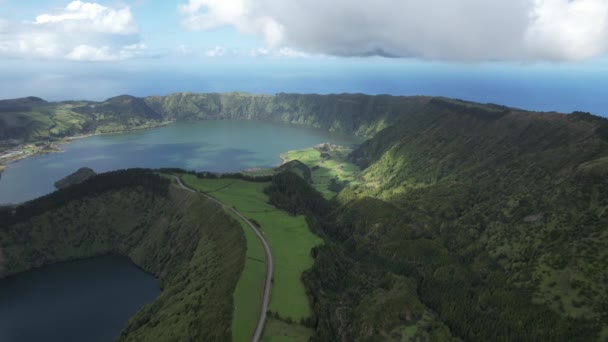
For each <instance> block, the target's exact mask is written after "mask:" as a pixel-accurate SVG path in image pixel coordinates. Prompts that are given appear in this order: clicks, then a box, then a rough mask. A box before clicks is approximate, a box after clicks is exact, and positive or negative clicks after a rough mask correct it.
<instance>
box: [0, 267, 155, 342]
mask: <svg viewBox="0 0 608 342" xmlns="http://www.w3.org/2000/svg"><path fill="white" fill-rule="evenodd" d="M159 293H160V289H159V286H158V282H157V281H156V279H154V278H153V277H152V276H150V275H148V274H146V273H144V272H143V271H141V270H139V269H138V268H137V267H135V265H133V264H132V263H131V261H129V260H128V259H127V258H124V257H119V256H107V257H100V258H94V259H88V260H81V261H75V262H67V263H60V264H56V265H51V266H46V267H42V268H40V269H35V270H32V271H29V272H26V273H23V274H20V275H17V276H14V277H10V278H8V279H4V280H1V281H0V341H2V342H30V341H31V342H38V341H45V342H71V341H74V342H76V341H78V342H80V341H89V342H97V341H99V342H107V341H113V340H114V338H115V337H117V336H118V334H119V333H120V331H121V330H122V328H123V326H124V324H125V322H126V321H127V320H128V319H129V317H130V316H132V315H133V314H134V313H135V312H136V311H137V310H138V309H139V308H140V307H141V306H142V305H144V304H146V303H149V302H151V301H152V300H154V298H156V296H158V294H159Z"/></svg>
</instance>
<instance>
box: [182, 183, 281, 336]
mask: <svg viewBox="0 0 608 342" xmlns="http://www.w3.org/2000/svg"><path fill="white" fill-rule="evenodd" d="M174 177H175V180H176V181H177V184H179V186H180V187H181V188H182V189H184V190H186V191H189V192H195V193H200V194H202V195H203V196H205V197H207V198H208V199H210V200H212V201H213V202H215V203H217V204H219V205H221V206H222V207H223V208H224V209H228V210H232V212H233V213H235V214H236V215H237V216H238V217H240V218H241V219H242V220H243V221H245V223H247V225H248V226H249V227H251V229H252V230H253V232H254V233H255V235H257V237H258V239H260V242H262V245H263V246H264V251H265V252H266V280H265V281H264V297H263V298H262V308H261V310H260V317H259V319H258V325H257V327H256V328H255V333H254V334H253V336H252V337H251V341H252V342H259V341H260V339H261V338H262V332H263V331H264V324H265V323H266V312H267V311H268V306H269V305H270V289H271V287H272V273H273V271H274V260H273V259H272V253H271V252H270V246H269V245H268V242H267V241H266V238H265V237H264V234H262V232H261V231H260V230H259V229H258V227H256V226H255V225H254V224H253V223H251V221H249V220H248V219H247V218H246V217H245V216H243V215H242V214H241V213H240V212H239V211H238V210H236V209H235V208H233V207H230V206H228V205H226V204H224V203H222V202H220V201H219V200H217V199H216V198H214V197H211V196H209V195H208V194H206V193H204V192H199V191H196V190H194V189H192V188H190V187H188V186H186V185H184V183H182V180H181V178H179V177H178V176H174Z"/></svg>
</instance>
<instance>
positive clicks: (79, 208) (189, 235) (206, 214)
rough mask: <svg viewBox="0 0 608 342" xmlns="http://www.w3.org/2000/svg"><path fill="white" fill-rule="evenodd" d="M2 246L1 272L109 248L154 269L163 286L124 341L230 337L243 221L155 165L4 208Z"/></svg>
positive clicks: (1, 213) (91, 254)
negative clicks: (177, 184) (173, 181)
mask: <svg viewBox="0 0 608 342" xmlns="http://www.w3.org/2000/svg"><path fill="white" fill-rule="evenodd" d="M0 249H1V250H2V251H3V252H4V256H5V269H4V272H3V274H2V275H0V276H10V275H13V274H16V273H19V272H25V271H27V270H30V269H32V268H34V267H38V266H43V265H46V264H51V263H56V262H62V261H69V260H75V259H82V258H89V257H95V256H101V255H106V254H111V253H114V254H121V255H126V256H128V257H129V258H130V259H131V260H133V262H134V263H135V264H137V265H138V266H139V267H141V268H142V269H144V270H146V271H147V272H150V273H151V274H154V275H155V276H157V277H158V278H159V280H160V284H161V288H162V292H161V294H160V295H159V297H158V298H156V300H154V301H153V302H152V303H150V304H148V305H145V306H144V307H142V308H141V309H140V310H139V311H138V312H137V313H136V314H135V315H134V316H133V317H131V319H130V320H129V321H128V322H127V323H126V325H125V327H124V329H123V331H122V333H121V335H120V336H118V340H119V341H151V340H154V341H173V340H194V341H210V340H224V341H225V340H229V339H231V329H230V327H231V323H232V314H233V300H232V298H233V297H232V295H233V293H234V289H235V286H236V283H237V280H238V277H239V275H240V274H241V270H242V269H243V265H244V262H245V238H244V237H243V234H242V232H241V228H240V227H239V225H238V223H237V221H235V220H233V219H232V218H231V217H229V216H228V215H227V214H226V213H225V212H224V211H223V210H222V209H221V208H220V207H219V206H218V205H217V204H215V203H213V202H211V201H209V200H207V199H205V198H204V197H203V196H200V195H197V194H193V193H190V192H187V191H184V190H181V189H179V188H177V187H175V186H171V185H170V182H169V181H168V180H166V179H164V178H162V177H160V176H158V175H156V174H154V173H153V172H150V171H145V170H128V171H118V172H113V173H109V174H102V175H98V176H95V177H93V178H90V179H89V180H87V181H85V182H84V183H82V184H78V185H73V186H71V187H68V188H66V189H64V190H60V191H57V192H55V193H53V194H50V195H48V196H45V197H42V198H40V199H37V200H34V201H32V202H27V203H25V204H23V205H21V206H19V207H17V208H16V209H13V208H5V209H2V210H0Z"/></svg>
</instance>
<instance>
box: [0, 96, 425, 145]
mask: <svg viewBox="0 0 608 342" xmlns="http://www.w3.org/2000/svg"><path fill="white" fill-rule="evenodd" d="M429 100H430V98H427V97H395V96H388V95H386V96H384V95H383V96H369V95H362V94H341V95H298V94H277V95H275V96H268V95H251V94H243V93H228V94H192V93H177V94H172V95H168V96H152V97H146V98H136V97H132V96H128V95H123V96H118V97H114V98H111V99H108V100H106V101H103V102H92V101H80V102H75V101H68V102H55V103H50V102H46V101H44V100H41V99H37V98H26V99H15V100H4V101H0V148H1V147H2V144H5V143H6V142H7V141H9V140H11V139H13V140H15V139H16V140H18V141H19V142H21V143H23V142H39V141H47V140H53V139H59V138H63V137H69V136H74V135H79V134H89V133H104V132H116V131H123V130H130V129H137V128H146V127H153V126H158V125H160V124H163V123H166V122H171V121H185V120H265V121H274V122H283V123H291V124H299V125H305V126H309V127H316V128H320V129H324V130H329V131H336V132H342V133H348V134H357V135H361V136H365V137H371V136H372V135H373V134H375V133H376V132H378V131H380V130H381V129H383V128H385V127H388V126H389V125H390V124H392V123H394V122H395V121H396V120H397V118H398V117H399V116H400V115H403V114H406V113H410V112H413V111H416V110H418V109H419V108H421V107H423V106H425V105H426V104H427V103H428V101H429Z"/></svg>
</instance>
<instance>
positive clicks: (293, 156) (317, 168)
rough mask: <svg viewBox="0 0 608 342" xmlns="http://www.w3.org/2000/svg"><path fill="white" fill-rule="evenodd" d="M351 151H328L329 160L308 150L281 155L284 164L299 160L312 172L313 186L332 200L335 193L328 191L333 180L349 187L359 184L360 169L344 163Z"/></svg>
mask: <svg viewBox="0 0 608 342" xmlns="http://www.w3.org/2000/svg"><path fill="white" fill-rule="evenodd" d="M351 151H352V150H350V149H334V150H331V151H329V152H328V153H329V155H330V159H325V158H322V157H321V153H320V152H319V151H318V150H316V149H314V148H309V149H305V150H295V151H289V152H287V153H285V154H283V155H282V157H283V158H284V160H285V161H286V162H288V161H292V160H299V161H301V162H302V163H304V164H306V165H307V166H308V167H310V168H311V170H312V180H313V184H312V185H313V186H314V187H315V189H317V191H319V192H321V193H322V194H323V196H325V198H328V199H329V198H332V197H334V196H335V194H336V193H335V192H333V191H331V190H330V186H329V185H330V182H331V180H332V179H335V180H337V181H339V182H343V183H344V182H346V183H348V184H349V185H357V184H359V178H358V177H359V174H360V171H361V170H360V169H359V168H358V167H357V166H356V165H355V164H352V163H349V162H347V161H346V157H347V156H348V154H349V153H350V152H351Z"/></svg>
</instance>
